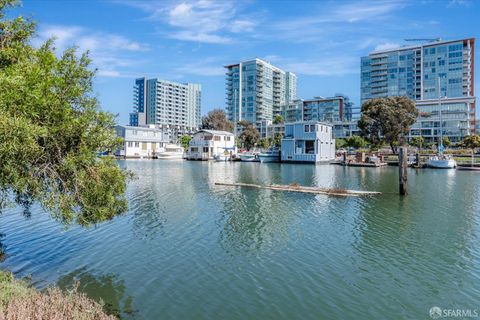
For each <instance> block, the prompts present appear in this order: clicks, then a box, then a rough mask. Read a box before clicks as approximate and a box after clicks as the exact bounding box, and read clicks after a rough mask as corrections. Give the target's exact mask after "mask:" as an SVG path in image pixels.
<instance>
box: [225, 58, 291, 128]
mask: <svg viewBox="0 0 480 320" xmlns="http://www.w3.org/2000/svg"><path fill="white" fill-rule="evenodd" d="M225 68H226V69H227V73H226V75H227V79H226V94H227V97H226V98H227V108H226V109H227V115H228V118H229V120H230V121H232V122H235V123H236V122H238V121H241V120H246V121H249V122H251V123H254V124H255V125H256V126H257V127H261V125H262V122H263V123H265V122H266V121H272V119H273V117H274V116H275V115H276V114H282V112H283V109H284V108H285V106H286V105H287V104H288V103H289V102H290V101H292V100H294V99H295V98H296V95H297V79H296V76H295V74H294V73H291V72H285V71H283V70H281V69H279V68H277V67H275V66H273V65H271V64H270V63H268V62H265V61H263V60H260V59H253V60H248V61H243V62H240V63H237V64H232V65H228V66H225Z"/></svg>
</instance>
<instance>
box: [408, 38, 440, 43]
mask: <svg viewBox="0 0 480 320" xmlns="http://www.w3.org/2000/svg"><path fill="white" fill-rule="evenodd" d="M404 40H405V41H412V42H438V41H442V38H428V39H404Z"/></svg>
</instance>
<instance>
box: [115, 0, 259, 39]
mask: <svg viewBox="0 0 480 320" xmlns="http://www.w3.org/2000/svg"><path fill="white" fill-rule="evenodd" d="M120 3H123V4H126V5H130V6H133V7H136V8H140V9H142V10H143V11H145V12H147V13H148V14H149V17H148V19H150V20H154V21H160V22H163V23H165V24H166V25H167V26H168V27H169V28H170V29H171V30H165V28H162V29H161V30H162V34H163V35H165V36H167V37H169V38H173V39H178V40H182V41H194V42H204V43H217V44H225V43H230V42H231V41H232V34H234V33H238V32H252V31H253V30H254V29H255V27H256V26H257V22H255V21H254V20H253V19H249V18H246V17H243V16H241V14H240V13H239V11H240V8H241V7H242V5H241V4H239V3H235V2H233V1H214V0H199V1H191V0H186V1H182V2H177V1H176V2H175V3H174V4H171V2H170V3H169V2H165V1H143V2H139V1H134V2H132V3H129V2H120Z"/></svg>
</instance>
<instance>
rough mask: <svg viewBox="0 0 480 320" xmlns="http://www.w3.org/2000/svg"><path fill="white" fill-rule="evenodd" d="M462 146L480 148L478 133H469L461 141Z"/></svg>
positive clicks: (473, 148)
mask: <svg viewBox="0 0 480 320" xmlns="http://www.w3.org/2000/svg"><path fill="white" fill-rule="evenodd" d="M462 144H463V146H464V147H465V148H468V149H472V150H475V149H476V148H480V135H475V134H474V135H471V136H466V137H465V138H464V139H463V142H462Z"/></svg>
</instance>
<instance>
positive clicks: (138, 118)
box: [130, 78, 201, 133]
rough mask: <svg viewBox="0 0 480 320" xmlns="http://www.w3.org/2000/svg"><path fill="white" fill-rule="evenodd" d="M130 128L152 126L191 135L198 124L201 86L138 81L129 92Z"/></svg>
mask: <svg viewBox="0 0 480 320" xmlns="http://www.w3.org/2000/svg"><path fill="white" fill-rule="evenodd" d="M133 111H134V112H133V113H131V114H130V125H131V126H142V125H155V126H157V127H159V128H162V129H169V130H171V131H175V132H178V133H193V132H194V131H195V130H197V129H198V128H199V127H200V124H201V118H200V117H201V114H200V112H201V86H200V85H199V84H193V83H176V82H172V81H167V80H160V79H148V80H147V79H146V78H139V79H136V80H135V86H134V89H133Z"/></svg>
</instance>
